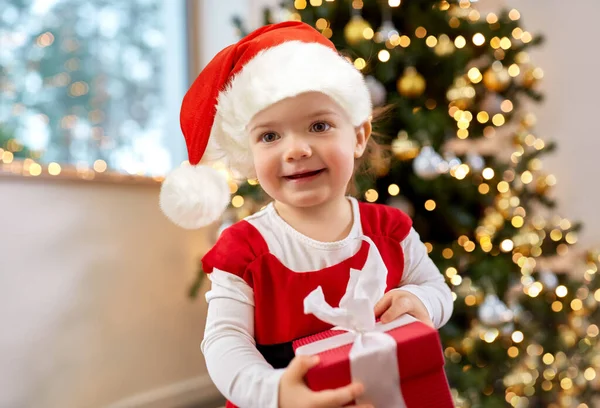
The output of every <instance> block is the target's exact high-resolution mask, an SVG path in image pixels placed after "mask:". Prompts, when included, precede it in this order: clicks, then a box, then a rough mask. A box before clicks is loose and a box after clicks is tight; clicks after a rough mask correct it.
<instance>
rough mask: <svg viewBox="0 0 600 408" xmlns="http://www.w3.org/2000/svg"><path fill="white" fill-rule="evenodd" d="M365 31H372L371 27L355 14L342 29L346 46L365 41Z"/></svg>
mask: <svg viewBox="0 0 600 408" xmlns="http://www.w3.org/2000/svg"><path fill="white" fill-rule="evenodd" d="M365 30H372V28H371V25H370V24H369V23H368V22H367V21H366V20H365V19H364V18H362V16H361V15H360V14H355V15H354V16H352V18H351V19H350V21H349V22H348V24H347V25H346V27H344V38H346V41H347V42H348V44H351V45H356V44H358V43H359V42H361V41H364V40H365Z"/></svg>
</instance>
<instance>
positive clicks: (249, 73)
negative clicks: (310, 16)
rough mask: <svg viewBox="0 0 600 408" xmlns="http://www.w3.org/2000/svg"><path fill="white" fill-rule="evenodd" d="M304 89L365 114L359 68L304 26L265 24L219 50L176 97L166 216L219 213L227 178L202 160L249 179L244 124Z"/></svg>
mask: <svg viewBox="0 0 600 408" xmlns="http://www.w3.org/2000/svg"><path fill="white" fill-rule="evenodd" d="M311 91H317V92H322V93H324V94H326V95H328V96H329V97H331V98H332V99H333V100H334V101H336V102H337V103H338V104H339V105H340V106H341V107H342V108H343V109H344V110H345V112H346V113H347V114H348V117H349V118H350V120H351V121H352V124H353V125H354V126H359V125H361V124H362V123H364V122H365V121H366V120H368V118H369V116H370V115H371V111H372V106H371V100H370V97H369V91H368V88H367V86H366V84H365V81H364V79H363V76H362V74H361V73H360V72H359V71H358V70H357V69H356V68H355V67H354V66H353V65H352V63H350V62H349V61H348V60H347V59H346V58H344V57H342V56H341V55H340V54H339V53H338V52H337V50H336V48H335V46H334V45H333V43H331V41H329V40H328V39H327V38H325V37H324V36H323V35H322V34H321V33H319V32H318V31H317V30H315V29H314V28H312V27H311V26H309V25H307V24H304V23H300V22H291V21H290V22H284V23H279V24H273V25H268V26H264V27H261V28H259V29H258V30H256V31H254V32H252V33H251V34H249V35H248V36H246V37H244V38H243V39H242V40H240V41H239V42H238V43H236V44H233V45H230V46H229V47H227V48H225V49H224V50H223V51H221V52H220V53H218V54H217V55H216V56H215V57H214V58H213V59H212V61H210V62H209V63H208V65H207V66H206V67H205V68H204V69H203V70H202V72H201V73H200V75H199V76H198V78H196V80H195V81H194V83H193V84H192V86H191V88H190V89H189V90H188V92H187V93H186V95H185V97H184V98H183V103H182V106H181V115H180V121H181V129H182V131H183V135H184V137H185V141H186V145H187V151H188V157H189V160H188V163H184V164H182V165H181V166H180V167H179V168H177V169H175V170H174V171H172V172H171V173H170V174H169V175H167V177H166V178H165V180H164V182H163V184H162V188H161V193H160V206H161V209H162V211H163V212H164V213H165V215H167V217H168V218H169V219H171V221H173V222H174V223H175V224H177V225H179V226H181V227H184V228H190V229H191V228H200V227H202V226H205V225H208V224H210V223H212V222H214V221H216V220H217V219H219V217H220V216H221V215H222V213H223V212H224V211H225V209H226V208H227V206H228V205H229V201H230V190H229V185H228V182H227V179H226V177H225V176H224V175H223V174H222V173H221V172H219V171H217V170H215V169H213V168H212V167H209V166H208V164H209V163H212V162H216V161H219V162H221V163H223V164H224V165H225V166H226V167H228V168H229V169H230V170H231V171H232V172H233V173H235V174H237V175H238V176H239V177H243V178H254V177H255V174H254V164H253V162H252V155H251V152H250V148H249V138H248V134H247V131H246V126H247V125H248V123H249V122H250V120H251V119H252V118H253V117H254V115H256V114H257V113H258V112H260V111H261V110H263V109H265V108H267V107H268V106H270V105H272V104H274V103H276V102H278V101H280V100H282V99H285V98H289V97H293V96H296V95H299V94H301V93H304V92H311ZM201 160H202V163H203V164H199V163H200V161H201ZM205 164H206V165H205Z"/></svg>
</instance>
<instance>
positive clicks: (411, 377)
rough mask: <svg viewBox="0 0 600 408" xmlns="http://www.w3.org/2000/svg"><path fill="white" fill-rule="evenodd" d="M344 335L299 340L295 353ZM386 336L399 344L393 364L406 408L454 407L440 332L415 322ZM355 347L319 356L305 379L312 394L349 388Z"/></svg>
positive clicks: (334, 332)
mask: <svg viewBox="0 0 600 408" xmlns="http://www.w3.org/2000/svg"><path fill="white" fill-rule="evenodd" d="M344 333H347V332H345V331H340V330H329V331H326V332H322V333H319V334H316V335H314V336H309V337H305V338H303V339H299V340H297V341H295V342H294V343H293V348H294V352H296V350H297V349H298V348H299V347H302V346H306V345H309V344H313V343H315V342H317V341H320V340H324V339H326V338H330V337H333V336H338V335H342V334H344ZM385 333H386V334H387V335H389V336H391V337H392V338H393V339H394V340H395V342H396V361H390V363H393V364H397V365H398V371H399V377H400V384H399V387H400V390H401V394H402V397H401V398H402V399H403V400H404V403H405V405H406V407H407V408H451V407H454V404H453V402H452V396H451V394H450V388H449V386H448V380H447V378H446V374H445V372H444V355H443V353H442V347H441V343H440V338H439V335H438V332H437V331H436V330H435V329H433V328H431V327H429V326H427V325H425V324H423V323H421V322H419V321H412V322H411V323H408V324H406V325H402V326H400V327H396V328H392V329H390V330H386V331H385ZM352 346H353V342H352V341H350V343H349V344H345V345H343V346H339V347H333V348H331V349H327V350H325V351H322V352H319V353H317V354H318V355H319V357H320V361H319V364H318V365H316V366H315V367H313V368H312V369H310V370H309V371H308V373H307V375H306V378H305V379H306V383H307V385H308V386H309V387H310V388H311V389H312V390H313V391H321V390H326V389H334V388H339V387H343V386H345V385H348V384H350V383H351V381H352V373H351V363H350V350H351V348H352ZM303 354H304V353H303ZM377 408H379V407H377Z"/></svg>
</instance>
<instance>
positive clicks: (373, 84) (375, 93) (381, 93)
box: [365, 75, 387, 106]
mask: <svg viewBox="0 0 600 408" xmlns="http://www.w3.org/2000/svg"><path fill="white" fill-rule="evenodd" d="M365 82H366V84H367V88H368V89H369V94H370V95H371V102H373V106H382V105H383V104H385V98H386V97H387V92H386V90H385V86H383V84H382V83H381V82H379V81H378V80H377V79H376V78H375V77H374V76H372V75H369V76H368V77H366V78H365Z"/></svg>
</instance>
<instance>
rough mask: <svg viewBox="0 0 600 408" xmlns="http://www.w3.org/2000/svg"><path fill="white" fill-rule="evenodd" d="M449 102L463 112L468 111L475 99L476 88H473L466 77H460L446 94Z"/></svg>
mask: <svg viewBox="0 0 600 408" xmlns="http://www.w3.org/2000/svg"><path fill="white" fill-rule="evenodd" d="M446 98H448V101H450V102H453V103H454V105H455V106H456V107H457V108H459V109H462V110H465V109H467V108H468V107H469V106H470V105H471V103H472V102H473V98H475V88H473V87H472V86H471V84H470V82H469V81H467V78H466V77H458V78H456V79H455V80H454V83H453V84H452V86H451V87H450V88H449V89H448V91H447V92H446Z"/></svg>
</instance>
